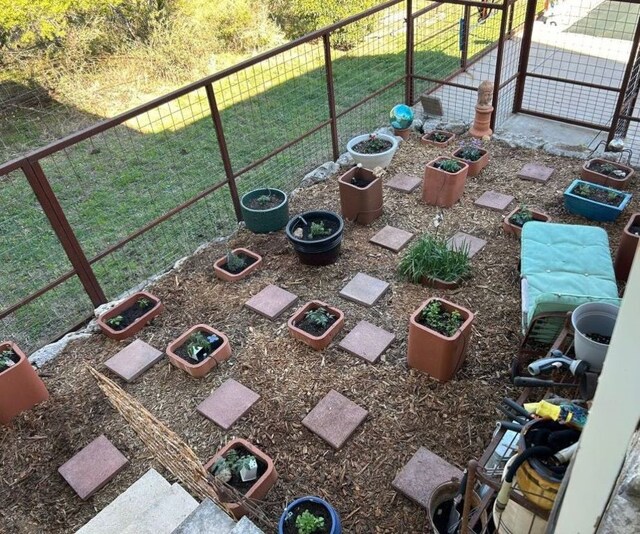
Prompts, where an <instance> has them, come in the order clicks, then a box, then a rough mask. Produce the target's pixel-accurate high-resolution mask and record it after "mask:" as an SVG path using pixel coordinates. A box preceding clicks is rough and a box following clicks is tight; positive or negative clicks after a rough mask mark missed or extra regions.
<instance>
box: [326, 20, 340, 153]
mask: <svg viewBox="0 0 640 534" xmlns="http://www.w3.org/2000/svg"><path fill="white" fill-rule="evenodd" d="M322 43H323V45H324V73H325V77H326V78H327V101H328V103H329V118H330V119H331V124H330V126H331V150H332V151H333V161H336V160H337V159H338V158H339V157H340V142H339V139H338V117H337V113H336V92H335V88H334V86H333V62H332V60H331V37H330V35H329V32H325V33H323V34H322Z"/></svg>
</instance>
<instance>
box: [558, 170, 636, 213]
mask: <svg viewBox="0 0 640 534" xmlns="http://www.w3.org/2000/svg"><path fill="white" fill-rule="evenodd" d="M631 196H632V195H631V193H624V192H622V191H618V190H617V189H611V188H610V187H604V186H602V185H598V184H592V183H589V182H585V181H583V180H574V181H573V182H571V185H570V186H569V187H568V188H567V189H566V190H565V192H564V206H565V208H566V210H567V211H568V212H569V213H574V214H576V215H581V216H582V217H585V218H587V219H589V220H592V221H601V222H612V221H615V220H616V219H617V218H618V217H619V216H620V215H621V214H622V212H623V211H624V209H625V208H626V207H627V204H629V202H630V201H631Z"/></svg>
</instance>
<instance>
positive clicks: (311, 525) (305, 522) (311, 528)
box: [296, 510, 324, 534]
mask: <svg viewBox="0 0 640 534" xmlns="http://www.w3.org/2000/svg"><path fill="white" fill-rule="evenodd" d="M296 528H297V529H298V534H313V533H314V532H317V531H318V530H320V529H322V528H324V517H319V516H317V515H314V514H312V513H311V512H310V511H309V510H305V511H304V512H302V513H301V514H300V515H299V516H298V517H296Z"/></svg>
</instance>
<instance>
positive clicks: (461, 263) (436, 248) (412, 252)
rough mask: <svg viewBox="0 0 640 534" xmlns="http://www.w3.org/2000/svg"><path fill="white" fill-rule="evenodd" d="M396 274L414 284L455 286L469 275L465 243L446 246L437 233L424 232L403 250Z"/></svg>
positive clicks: (448, 287) (450, 287) (436, 286)
mask: <svg viewBox="0 0 640 534" xmlns="http://www.w3.org/2000/svg"><path fill="white" fill-rule="evenodd" d="M398 271H399V273H400V275H401V276H402V277H404V278H406V279H407V280H409V281H410V282H412V283H414V284H423V285H425V286H429V287H433V288H436V289H455V288H457V287H458V286H460V283H461V282H462V280H464V279H465V278H467V277H468V276H469V275H470V274H471V265H470V262H469V246H468V244H467V243H464V244H463V246H462V247H460V248H455V247H452V248H450V247H449V245H448V243H447V242H446V241H445V240H444V239H441V238H439V237H438V236H437V235H436V236H432V235H429V234H425V235H424V236H422V237H421V238H420V239H419V240H417V241H415V242H414V243H413V244H412V245H411V246H410V247H409V248H408V249H407V251H406V252H405V253H404V255H403V256H402V259H401V260H400V265H399V266H398Z"/></svg>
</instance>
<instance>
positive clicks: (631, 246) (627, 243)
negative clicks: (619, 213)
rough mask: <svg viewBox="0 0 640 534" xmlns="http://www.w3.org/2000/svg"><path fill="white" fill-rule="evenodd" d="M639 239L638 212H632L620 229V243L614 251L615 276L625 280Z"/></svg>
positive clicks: (639, 223)
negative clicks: (621, 229) (622, 228)
mask: <svg viewBox="0 0 640 534" xmlns="http://www.w3.org/2000/svg"><path fill="white" fill-rule="evenodd" d="M639 240H640V212H639V213H634V214H633V215H631V217H630V218H629V221H628V222H627V225H626V226H625V227H624V230H623V231H622V237H621V238H620V244H619V245H618V250H617V252H616V261H615V263H614V267H615V271H616V278H617V279H618V280H624V281H626V280H627V278H628V277H629V271H631V265H632V263H633V257H634V256H635V254H636V249H637V247H638V241H639Z"/></svg>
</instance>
